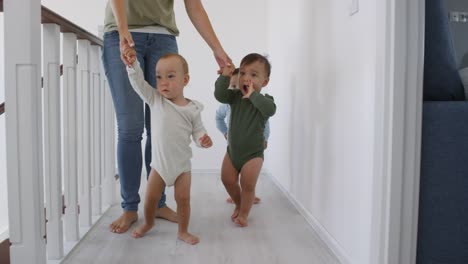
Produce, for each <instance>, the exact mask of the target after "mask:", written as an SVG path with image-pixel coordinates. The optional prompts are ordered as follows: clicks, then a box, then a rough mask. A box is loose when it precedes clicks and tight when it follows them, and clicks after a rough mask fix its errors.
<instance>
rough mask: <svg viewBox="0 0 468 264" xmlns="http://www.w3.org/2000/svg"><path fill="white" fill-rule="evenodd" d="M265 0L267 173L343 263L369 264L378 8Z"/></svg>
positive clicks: (337, 1)
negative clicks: (270, 106) (353, 10)
mask: <svg viewBox="0 0 468 264" xmlns="http://www.w3.org/2000/svg"><path fill="white" fill-rule="evenodd" d="M349 2H350V1H341V0H328V1H309V0H294V1H290V2H288V5H285V4H284V1H280V0H271V1H269V3H270V11H269V20H268V21H269V35H268V47H269V52H270V54H271V61H272V64H273V70H272V75H273V77H272V79H271V81H270V85H269V89H270V91H271V93H272V94H273V95H274V96H275V101H276V104H277V107H278V110H277V114H276V115H275V116H274V117H273V118H272V120H271V130H272V131H273V133H272V139H271V143H270V148H271V150H274V151H270V152H269V154H268V156H267V157H266V164H267V167H268V169H269V170H270V171H271V172H272V175H273V177H274V178H276V179H277V180H278V181H279V183H280V184H281V185H282V186H283V187H284V188H285V189H286V191H287V192H289V194H290V195H291V196H292V197H293V198H294V199H295V200H296V201H297V203H298V204H299V206H300V207H303V209H304V210H305V211H306V213H307V214H308V218H309V220H310V221H311V222H315V223H316V224H318V227H320V232H321V234H322V235H323V237H324V238H325V240H327V242H328V243H329V244H330V245H331V246H332V247H333V248H334V250H336V251H337V253H338V255H340V256H341V258H342V259H343V260H344V261H345V263H346V262H349V263H355V264H365V263H370V260H369V258H370V233H371V229H370V226H371V225H370V222H371V215H372V214H371V213H372V203H371V202H372V199H371V196H372V190H371V186H372V181H373V175H372V172H373V156H372V153H373V146H372V142H373V137H374V134H373V133H374V124H373V120H374V114H373V111H374V102H373V98H374V89H375V75H376V70H375V64H376V60H377V56H376V40H375V39H376V28H375V22H376V17H375V15H374V14H375V11H376V5H375V3H374V1H373V0H361V1H360V12H359V13H358V14H356V15H355V16H352V17H351V16H349V14H348V4H349Z"/></svg>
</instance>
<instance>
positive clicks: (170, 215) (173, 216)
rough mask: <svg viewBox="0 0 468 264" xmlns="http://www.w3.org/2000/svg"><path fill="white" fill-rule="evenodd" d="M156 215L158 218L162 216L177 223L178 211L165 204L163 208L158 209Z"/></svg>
mask: <svg viewBox="0 0 468 264" xmlns="http://www.w3.org/2000/svg"><path fill="white" fill-rule="evenodd" d="M155 215H156V218H162V219H166V220H168V221H171V222H174V223H177V213H176V212H174V210H172V209H171V208H169V207H167V206H163V207H161V208H158V209H156V214H155Z"/></svg>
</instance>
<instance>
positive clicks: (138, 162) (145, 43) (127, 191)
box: [102, 31, 175, 233]
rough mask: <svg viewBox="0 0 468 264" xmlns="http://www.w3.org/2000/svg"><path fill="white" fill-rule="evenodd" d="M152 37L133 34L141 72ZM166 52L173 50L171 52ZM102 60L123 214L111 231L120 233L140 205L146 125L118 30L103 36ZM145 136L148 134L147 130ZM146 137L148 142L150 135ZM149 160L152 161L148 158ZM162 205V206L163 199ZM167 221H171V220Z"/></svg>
mask: <svg viewBox="0 0 468 264" xmlns="http://www.w3.org/2000/svg"><path fill="white" fill-rule="evenodd" d="M155 35H157V34H143V33H137V34H132V36H133V40H134V42H135V49H136V51H137V57H138V60H139V61H140V64H141V67H142V69H143V71H145V70H146V67H147V66H146V65H148V64H147V63H146V62H147V60H148V58H149V57H148V56H147V54H148V53H150V51H149V49H151V46H153V42H154V39H153V38H152V37H151V36H155ZM174 42H175V39H174ZM169 50H171V51H172V49H169ZM158 58H159V57H158ZM102 60H103V64H104V69H105V72H106V76H107V80H108V82H109V87H110V90H111V94H112V99H113V102H114V108H115V112H116V117H117V126H118V139H117V165H118V170H119V179H120V184H121V188H120V193H121V197H122V203H121V206H122V208H123V210H124V213H123V214H122V215H121V216H120V217H119V218H118V219H117V220H116V221H114V222H113V223H112V224H111V226H110V228H111V230H112V231H114V232H117V233H123V232H125V231H127V230H128V228H129V227H130V225H131V224H132V223H133V222H135V221H136V219H137V217H138V215H137V213H136V212H137V210H138V204H139V202H140V196H139V194H138V191H139V188H140V181H141V167H142V154H141V139H142V134H143V128H144V126H145V122H144V120H145V117H144V112H143V101H142V100H141V99H140V97H139V96H138V95H137V94H136V92H135V91H134V90H133V88H132V87H131V84H130V82H129V80H128V77H127V71H126V69H125V65H124V64H123V62H122V61H121V59H120V47H119V34H118V32H117V31H113V32H108V33H106V34H105V35H104V49H103V54H102ZM154 65H156V61H154ZM154 71H155V66H153V67H152V70H151V72H153V74H152V78H153V79H152V80H153V81H152V80H151V79H150V80H148V82H150V83H151V81H152V82H153V83H151V84H152V85H155V81H154V80H155V78H154ZM148 72H150V71H148ZM148 120H149V116H148ZM148 135H150V133H149V131H148ZM148 138H149V139H150V136H148ZM150 142H151V141H150ZM149 144H151V143H149ZM147 148H149V149H150V148H151V147H150V145H147ZM149 161H151V155H150V156H149ZM148 165H149V163H148ZM148 172H149V170H148ZM162 204H163V205H164V204H165V198H164V200H163V202H162ZM166 211H167V210H166ZM170 211H172V210H170ZM174 215H175V214H174ZM168 218H169V220H174V219H173V217H172V218H171V217H168Z"/></svg>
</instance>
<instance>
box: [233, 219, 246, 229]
mask: <svg viewBox="0 0 468 264" xmlns="http://www.w3.org/2000/svg"><path fill="white" fill-rule="evenodd" d="M234 223H236V224H237V225H238V226H240V227H246V226H248V223H247V218H244V217H242V216H238V217H237V218H236V219H234Z"/></svg>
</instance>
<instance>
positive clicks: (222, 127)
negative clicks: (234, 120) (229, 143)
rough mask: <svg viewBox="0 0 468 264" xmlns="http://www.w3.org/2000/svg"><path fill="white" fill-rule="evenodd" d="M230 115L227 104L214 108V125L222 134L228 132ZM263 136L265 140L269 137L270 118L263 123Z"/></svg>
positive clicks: (229, 108)
mask: <svg viewBox="0 0 468 264" xmlns="http://www.w3.org/2000/svg"><path fill="white" fill-rule="evenodd" d="M230 117H231V107H229V105H228V104H221V105H220V106H219V108H218V110H216V127H217V128H218V130H219V131H220V132H221V133H222V134H223V135H226V134H227V132H228V125H227V124H229V120H230ZM263 137H264V138H265V141H268V138H269V137H270V120H267V122H266V124H265V130H264V131H263Z"/></svg>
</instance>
